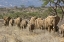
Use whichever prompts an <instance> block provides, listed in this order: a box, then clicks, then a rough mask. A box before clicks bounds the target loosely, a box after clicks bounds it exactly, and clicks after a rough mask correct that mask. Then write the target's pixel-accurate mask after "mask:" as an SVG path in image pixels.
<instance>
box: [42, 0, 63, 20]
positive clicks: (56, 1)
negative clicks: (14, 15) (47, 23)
mask: <svg viewBox="0 0 64 42" xmlns="http://www.w3.org/2000/svg"><path fill="white" fill-rule="evenodd" d="M42 1H43V2H44V3H43V5H44V6H46V5H47V4H48V3H50V4H49V5H50V7H51V8H52V10H53V11H54V12H55V15H57V8H60V9H61V10H62V13H63V14H62V19H63V16H64V10H63V6H61V5H60V3H61V2H62V3H63V4H64V0H42ZM52 4H53V5H54V6H52Z"/></svg>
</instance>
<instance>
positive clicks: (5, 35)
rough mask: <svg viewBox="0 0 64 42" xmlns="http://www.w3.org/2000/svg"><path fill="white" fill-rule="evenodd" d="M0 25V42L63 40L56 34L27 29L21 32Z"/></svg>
mask: <svg viewBox="0 0 64 42" xmlns="http://www.w3.org/2000/svg"><path fill="white" fill-rule="evenodd" d="M0 25H1V26H0V42H64V38H63V37H60V36H59V35H58V33H53V32H51V33H49V32H48V31H46V30H40V29H36V30H34V32H29V30H28V28H27V29H23V30H22V29H20V28H18V27H17V26H13V27H12V26H8V27H5V26H2V23H0Z"/></svg>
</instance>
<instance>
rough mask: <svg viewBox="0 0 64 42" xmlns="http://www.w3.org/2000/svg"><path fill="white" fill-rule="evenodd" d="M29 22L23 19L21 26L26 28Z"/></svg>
mask: <svg viewBox="0 0 64 42" xmlns="http://www.w3.org/2000/svg"><path fill="white" fill-rule="evenodd" d="M27 24H28V21H27V20H22V21H21V24H20V27H21V28H22V29H24V28H26V27H27Z"/></svg>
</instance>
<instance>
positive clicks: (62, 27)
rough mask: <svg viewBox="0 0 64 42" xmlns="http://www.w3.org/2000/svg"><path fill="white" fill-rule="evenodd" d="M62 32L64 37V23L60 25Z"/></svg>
mask: <svg viewBox="0 0 64 42" xmlns="http://www.w3.org/2000/svg"><path fill="white" fill-rule="evenodd" d="M59 30H60V32H61V34H62V36H63V37H64V24H62V25H61V26H60V29H59Z"/></svg>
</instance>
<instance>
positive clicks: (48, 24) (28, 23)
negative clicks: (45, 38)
mask: <svg viewBox="0 0 64 42" xmlns="http://www.w3.org/2000/svg"><path fill="white" fill-rule="evenodd" d="M3 19H4V25H5V26H9V25H11V26H14V25H17V26H18V27H19V28H20V29H21V28H22V29H25V28H26V27H28V28H29V31H30V32H33V30H34V29H42V30H44V29H45V30H47V31H49V32H51V31H54V32H57V31H59V30H60V32H61V34H62V35H63V36H64V24H62V25H61V26H60V27H58V26H57V24H58V23H59V21H60V17H59V16H58V15H55V16H52V15H50V16H48V17H46V18H44V19H42V18H38V17H36V16H34V17H31V19H30V20H28V19H22V18H21V17H17V18H15V19H12V18H11V17H4V18H3Z"/></svg>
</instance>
